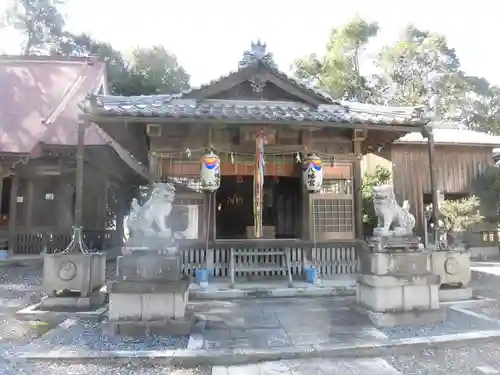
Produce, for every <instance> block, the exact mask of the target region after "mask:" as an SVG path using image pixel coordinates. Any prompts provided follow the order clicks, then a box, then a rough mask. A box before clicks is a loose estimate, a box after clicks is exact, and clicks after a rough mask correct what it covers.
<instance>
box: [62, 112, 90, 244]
mask: <svg viewBox="0 0 500 375" xmlns="http://www.w3.org/2000/svg"><path fill="white" fill-rule="evenodd" d="M86 130H87V121H85V120H81V119H80V120H79V121H78V131H77V145H76V178H75V180H76V182H75V185H76V186H75V215H74V221H73V238H72V240H71V243H70V244H69V245H68V247H67V248H66V249H65V250H64V252H74V251H76V252H82V253H84V254H87V253H88V251H89V249H88V248H87V246H86V245H85V243H84V242H83V236H82V212H83V174H84V166H85V165H84V160H83V157H84V151H85V143H84V142H85V132H86Z"/></svg>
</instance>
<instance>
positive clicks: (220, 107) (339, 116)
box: [84, 95, 426, 126]
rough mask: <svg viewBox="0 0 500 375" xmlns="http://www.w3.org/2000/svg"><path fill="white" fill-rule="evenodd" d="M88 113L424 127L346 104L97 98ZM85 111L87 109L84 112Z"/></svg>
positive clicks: (408, 116) (415, 118) (410, 116)
mask: <svg viewBox="0 0 500 375" xmlns="http://www.w3.org/2000/svg"><path fill="white" fill-rule="evenodd" d="M90 102H91V103H93V105H92V109H90V108H89V107H88V106H87V107H86V111H87V112H90V111H91V112H92V113H95V114H98V115H100V116H123V117H161V118H165V119H179V120H181V119H185V120H220V121H234V122H238V121H276V122H289V123H300V122H307V123H310V122H317V123H359V124H379V125H410V126H411V125H414V126H421V125H425V124H426V121H425V120H424V119H422V117H421V116H419V115H418V113H415V112H414V113H403V112H390V111H385V112H380V111H377V110H372V111H369V110H364V111H361V110H351V109H350V108H349V106H347V105H335V104H332V105H320V106H318V107H317V108H312V107H309V106H306V105H304V104H303V103H297V102H273V101H256V102H248V101H240V100H217V99H207V100H202V101H196V100H195V99H177V98H176V97H172V96H169V95H159V96H156V95H154V96H143V97H129V98H125V97H113V96H95V97H92V98H91V99H90ZM84 110H85V109H84Z"/></svg>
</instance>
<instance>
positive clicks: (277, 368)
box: [212, 358, 403, 375]
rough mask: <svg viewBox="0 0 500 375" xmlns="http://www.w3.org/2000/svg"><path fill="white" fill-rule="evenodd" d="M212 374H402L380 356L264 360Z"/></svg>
mask: <svg viewBox="0 0 500 375" xmlns="http://www.w3.org/2000/svg"><path fill="white" fill-rule="evenodd" d="M212 375H403V374H401V372H399V371H397V370H396V369H395V368H394V367H392V366H391V365H390V364H389V363H387V361H385V360H384V359H382V358H371V359H356V360H349V361H336V360H330V359H316V360H307V361H305V360H296V361H279V362H264V363H259V364H252V365H244V366H229V367H223V366H215V367H213V369H212Z"/></svg>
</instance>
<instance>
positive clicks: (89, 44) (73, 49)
mask: <svg viewBox="0 0 500 375" xmlns="http://www.w3.org/2000/svg"><path fill="white" fill-rule="evenodd" d="M50 53H51V54H52V55H55V56H80V57H81V56H89V55H93V56H95V57H96V58H98V59H99V60H100V61H104V62H106V68H107V77H108V81H109V87H110V91H111V93H112V94H116V95H126V93H127V92H128V91H129V90H130V88H129V85H130V84H131V82H130V81H131V78H130V76H131V73H130V70H129V66H128V62H127V61H126V60H125V58H124V57H123V54H122V53H121V52H120V51H117V50H115V49H114V48H113V46H111V44H109V43H104V42H100V41H97V40H94V39H93V38H92V37H91V36H89V35H88V34H84V33H83V34H71V33H69V32H64V33H63V34H62V36H61V38H60V39H59V40H58V42H57V43H56V45H54V46H53V47H52V49H51V51H50Z"/></svg>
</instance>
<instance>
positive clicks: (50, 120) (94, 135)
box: [0, 56, 147, 178]
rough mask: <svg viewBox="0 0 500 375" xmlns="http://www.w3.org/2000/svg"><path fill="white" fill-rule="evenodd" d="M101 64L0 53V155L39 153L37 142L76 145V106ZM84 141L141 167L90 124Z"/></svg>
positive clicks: (141, 170) (96, 80)
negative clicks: (104, 146)
mask: <svg viewBox="0 0 500 375" xmlns="http://www.w3.org/2000/svg"><path fill="white" fill-rule="evenodd" d="M105 74H106V73H105V64H104V63H101V62H98V61H95V60H94V59H92V58H54V57H48V56H0V153H13V154H31V155H32V156H33V157H37V156H39V153H40V147H39V146H40V143H45V144H48V145H59V146H75V145H76V143H77V127H78V122H77V120H78V114H80V113H81V110H80V108H79V106H78V104H79V103H81V102H82V101H83V100H85V98H86V96H87V95H88V94H89V93H91V94H97V93H98V91H99V89H100V87H101V85H102V83H103V82H104V81H105ZM85 145H87V146H98V145H108V146H110V147H112V148H113V150H114V151H115V152H116V153H117V154H118V155H119V156H120V158H121V159H122V160H123V161H124V162H125V163H126V164H127V165H129V167H130V168H132V169H133V170H134V171H135V172H136V173H138V174H140V175H142V176H143V177H145V178H147V171H146V168H145V167H144V166H143V165H142V164H140V163H138V162H137V160H136V159H135V158H134V157H133V156H132V155H131V154H130V153H129V152H128V151H126V150H125V149H124V148H123V147H122V146H121V145H119V144H118V143H117V142H116V141H115V140H114V139H112V138H111V137H110V136H109V135H108V134H107V133H105V132H104V131H103V130H102V129H101V128H99V127H98V126H97V125H95V124H91V126H89V127H88V128H87V132H86V134H85Z"/></svg>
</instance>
